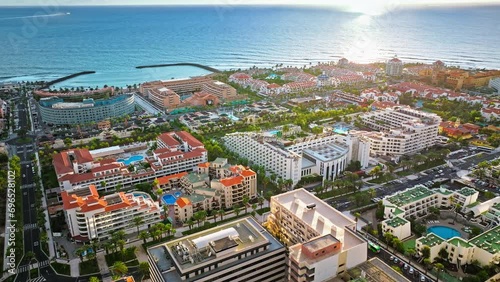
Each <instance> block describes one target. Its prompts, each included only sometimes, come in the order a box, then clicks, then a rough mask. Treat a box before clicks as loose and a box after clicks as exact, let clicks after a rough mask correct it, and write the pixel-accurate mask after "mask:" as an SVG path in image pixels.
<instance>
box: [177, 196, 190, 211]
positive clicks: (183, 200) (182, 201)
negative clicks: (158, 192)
mask: <svg viewBox="0 0 500 282" xmlns="http://www.w3.org/2000/svg"><path fill="white" fill-rule="evenodd" d="M175 203H176V204H177V205H178V206H179V207H180V208H181V209H182V208H184V207H185V206H187V205H190V204H191V201H190V200H189V199H188V198H184V197H180V198H178V199H177V201H175Z"/></svg>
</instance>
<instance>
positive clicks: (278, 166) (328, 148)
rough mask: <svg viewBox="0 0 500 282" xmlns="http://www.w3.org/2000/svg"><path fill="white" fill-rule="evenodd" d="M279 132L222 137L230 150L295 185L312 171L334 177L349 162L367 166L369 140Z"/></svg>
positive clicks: (337, 135) (327, 178) (329, 134)
mask: <svg viewBox="0 0 500 282" xmlns="http://www.w3.org/2000/svg"><path fill="white" fill-rule="evenodd" d="M282 132H283V131H281V130H275V131H270V132H265V133H253V132H236V133H230V134H227V135H226V136H224V137H223V140H224V144H225V145H226V147H227V148H228V149H229V150H231V151H233V152H238V154H239V155H240V156H243V157H245V158H247V159H248V160H251V161H252V162H254V163H256V164H258V165H262V166H264V167H266V169H267V170H268V171H270V172H272V173H275V174H276V175H278V176H279V177H281V178H283V179H291V180H292V181H293V183H294V184H295V183H297V182H298V181H299V180H300V179H301V178H302V177H304V176H308V175H312V174H317V175H321V176H323V179H326V180H333V179H334V178H336V177H337V176H339V175H340V173H342V172H343V171H344V170H345V168H346V166H347V165H348V164H349V163H350V162H351V161H360V163H361V166H362V167H366V166H367V165H368V161H369V152H370V143H369V142H367V140H366V139H365V138H363V137H356V136H350V135H339V134H334V133H327V134H319V135H309V136H306V137H301V138H296V139H294V140H288V139H286V138H281V137H279V136H281V135H282V134H283V133H282ZM278 135H279V136H278Z"/></svg>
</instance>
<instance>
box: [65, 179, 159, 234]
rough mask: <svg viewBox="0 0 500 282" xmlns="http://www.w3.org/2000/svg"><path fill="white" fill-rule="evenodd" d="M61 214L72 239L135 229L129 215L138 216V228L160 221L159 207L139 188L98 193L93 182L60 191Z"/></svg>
mask: <svg viewBox="0 0 500 282" xmlns="http://www.w3.org/2000/svg"><path fill="white" fill-rule="evenodd" d="M61 197H62V202H63V210H64V215H65V217H66V222H67V224H68V229H69V231H70V233H71V236H72V237H73V239H75V240H76V241H89V240H93V239H98V240H102V239H106V238H108V237H109V236H110V234H111V233H113V232H115V231H118V230H123V231H125V232H126V233H132V232H136V231H137V227H136V226H135V225H133V224H132V223H131V219H133V218H135V217H140V218H142V219H143V221H144V223H143V225H142V226H139V230H141V229H148V228H149V227H151V226H152V225H153V224H155V223H157V222H160V221H161V218H160V208H159V205H158V203H157V202H156V201H154V200H153V199H151V197H150V196H149V195H148V194H146V193H143V192H133V193H124V192H120V193H114V194H111V195H107V196H104V197H99V194H98V192H97V188H96V187H95V185H89V186H87V187H79V188H75V189H73V190H70V191H63V192H61Z"/></svg>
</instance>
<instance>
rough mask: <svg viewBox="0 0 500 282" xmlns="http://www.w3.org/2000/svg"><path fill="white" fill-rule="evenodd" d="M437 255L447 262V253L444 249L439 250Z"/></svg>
mask: <svg viewBox="0 0 500 282" xmlns="http://www.w3.org/2000/svg"><path fill="white" fill-rule="evenodd" d="M438 255H439V257H440V258H441V259H443V260H446V261H448V251H446V249H445V248H441V250H439V253H438Z"/></svg>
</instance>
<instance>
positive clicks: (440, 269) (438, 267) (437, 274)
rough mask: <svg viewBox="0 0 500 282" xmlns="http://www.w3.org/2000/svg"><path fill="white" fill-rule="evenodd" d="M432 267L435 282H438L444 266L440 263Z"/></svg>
mask: <svg viewBox="0 0 500 282" xmlns="http://www.w3.org/2000/svg"><path fill="white" fill-rule="evenodd" d="M434 267H435V268H436V271H437V272H436V281H439V273H441V271H442V270H443V269H444V265H443V264H442V263H439V262H438V263H435V264H434Z"/></svg>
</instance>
